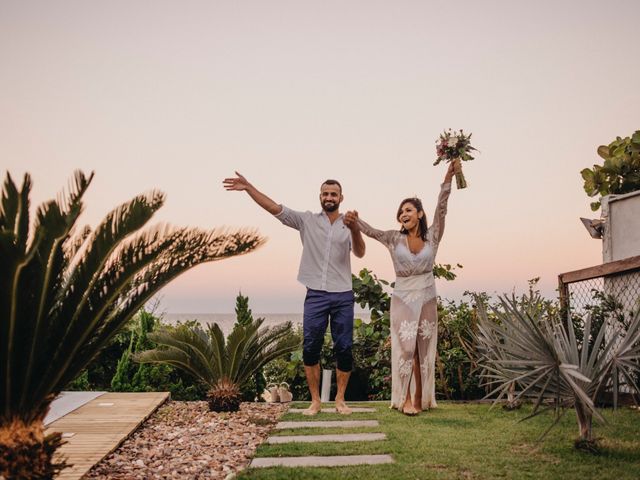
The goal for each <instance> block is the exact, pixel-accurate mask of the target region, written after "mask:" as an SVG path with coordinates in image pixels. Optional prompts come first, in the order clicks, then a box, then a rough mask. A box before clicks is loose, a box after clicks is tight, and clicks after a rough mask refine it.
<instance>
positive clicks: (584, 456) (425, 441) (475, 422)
mask: <svg viewBox="0 0 640 480" xmlns="http://www.w3.org/2000/svg"><path fill="white" fill-rule="evenodd" d="M306 405H307V404H302V403H298V404H294V405H293V406H294V407H305V406H306ZM438 405H439V408H437V409H435V410H431V411H429V412H423V413H422V414H421V415H420V416H418V417H413V418H411V417H406V416H404V415H402V414H400V413H398V412H396V411H395V410H389V409H388V408H387V406H388V403H386V402H384V403H382V402H376V403H367V404H353V406H367V407H374V408H376V413H358V414H353V415H351V417H350V419H353V420H370V419H375V420H378V421H379V422H380V426H379V427H373V428H359V429H328V428H327V429H325V428H322V429H318V428H313V429H302V430H301V429H296V430H281V431H274V432H273V435H301V434H328V433H356V432H384V433H386V434H387V440H384V441H378V442H358V443H313V444H280V445H267V444H263V445H262V446H260V447H259V448H258V451H257V452H256V457H273V456H303V455H349V454H353V455H355V454H379V453H389V454H392V455H393V457H394V458H395V460H396V463H395V464H388V465H371V466H357V467H339V468H282V467H274V468H266V469H249V470H245V471H244V472H242V473H241V474H240V475H239V476H238V478H239V479H245V480H246V479H296V480H298V479H322V480H328V479H333V478H336V479H338V478H339V479H366V480H374V479H375V480H377V479H394V480H395V479H431V478H433V479H454V478H455V479H458V478H465V479H466V478H469V479H474V478H483V479H493V478H508V479H512V478H513V479H518V478H528V479H530V478H544V479H555V478H558V479H563V480H564V479H581V480H582V479H587V478H597V479H616V480H622V479H638V478H640V411H638V410H632V409H629V408H622V409H620V410H618V411H617V412H613V411H611V410H606V411H604V412H603V413H604V416H605V418H606V419H607V421H608V422H609V423H608V424H607V425H604V426H603V425H599V424H595V426H594V431H595V435H596V436H597V437H598V438H600V439H601V445H602V453H601V454H600V455H599V456H594V455H591V454H588V453H583V452H580V451H577V450H575V449H574V448H573V441H574V439H575V438H576V436H577V431H578V427H577V424H576V421H575V414H574V413H573V411H570V412H568V413H567V414H566V415H565V417H564V418H563V419H562V421H561V422H560V424H559V425H558V426H557V427H555V428H554V429H553V430H552V431H551V432H550V433H549V435H548V436H547V437H546V439H545V440H544V441H543V442H542V443H537V439H538V437H539V436H540V434H541V433H542V432H543V431H544V430H545V429H546V427H547V426H548V425H549V424H550V422H551V420H552V417H551V414H548V415H547V414H544V415H541V416H539V417H537V418H533V419H530V420H527V421H526V422H522V423H516V422H517V420H518V419H520V418H522V417H524V416H525V415H526V414H527V413H528V412H529V411H530V408H529V407H523V408H522V409H520V410H516V411H511V412H508V411H504V410H502V409H501V408H499V407H497V408H494V409H493V410H491V411H489V405H486V404H481V405H480V404H459V403H447V402H440V403H439V404H438ZM338 419H342V420H344V419H345V417H342V416H340V415H337V414H326V413H322V414H320V415H318V416H317V417H315V418H314V420H338ZM282 420H283V421H284V420H287V421H290V420H309V418H308V417H304V416H303V415H301V414H298V413H288V414H286V415H285V416H284V417H283V418H282Z"/></svg>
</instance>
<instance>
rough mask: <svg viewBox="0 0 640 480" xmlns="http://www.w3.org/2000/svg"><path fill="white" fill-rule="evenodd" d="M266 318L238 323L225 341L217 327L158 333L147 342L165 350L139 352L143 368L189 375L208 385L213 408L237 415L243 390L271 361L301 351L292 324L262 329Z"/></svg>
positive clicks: (137, 356)
mask: <svg viewBox="0 0 640 480" xmlns="http://www.w3.org/2000/svg"><path fill="white" fill-rule="evenodd" d="M263 321H264V319H262V318H258V319H256V320H250V321H249V322H248V323H246V324H244V325H241V324H236V325H235V327H234V329H233V330H232V332H231V333H230V334H229V336H228V337H227V340H226V343H225V339H224V334H223V333H222V330H221V329H220V327H219V326H218V324H217V323H214V324H213V325H211V324H208V325H207V328H206V331H205V330H203V329H202V328H201V327H199V326H196V327H190V326H187V325H180V326H178V327H176V328H174V329H166V328H165V329H160V330H159V331H157V332H154V333H151V334H149V339H150V340H152V341H153V342H155V343H157V344H159V345H160V346H161V347H159V348H156V349H153V350H147V351H146V352H141V353H140V354H137V355H136V356H135V360H136V361H138V362H142V363H167V364H169V365H173V366H174V367H178V368H181V369H183V370H185V371H187V372H189V373H191V374H192V375H193V376H195V377H196V378H199V379H200V380H201V381H203V382H204V383H206V384H207V385H208V386H209V392H208V394H207V400H208V402H209V409H210V410H211V411H215V412H233V411H237V410H238V408H240V401H241V397H242V395H241V392H240V387H241V386H242V385H243V384H244V383H245V382H246V381H247V380H248V379H249V378H250V377H251V375H253V374H254V373H255V372H256V371H258V370H259V369H260V368H262V367H263V366H265V365H266V364H267V363H269V362H270V361H271V360H274V359H276V358H278V357H280V356H282V355H286V354H287V353H291V352H293V351H294V350H296V349H297V348H298V340H297V338H296V337H295V335H291V322H286V323H282V324H280V325H277V326H275V327H264V328H260V326H261V325H262V322H263Z"/></svg>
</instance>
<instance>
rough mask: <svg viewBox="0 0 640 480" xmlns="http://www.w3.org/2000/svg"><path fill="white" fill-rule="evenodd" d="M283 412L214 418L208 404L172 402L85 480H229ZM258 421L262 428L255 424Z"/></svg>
mask: <svg viewBox="0 0 640 480" xmlns="http://www.w3.org/2000/svg"><path fill="white" fill-rule="evenodd" d="M285 410H286V406H285V405H281V404H265V403H243V404H242V405H241V408H240V411H238V412H234V413H225V414H217V413H214V412H209V409H208V406H207V403H206V402H173V401H171V402H169V403H167V404H165V405H164V406H162V407H161V408H160V409H158V411H157V412H156V413H155V414H154V415H152V416H151V417H150V418H149V419H148V420H147V421H146V422H145V423H144V424H143V425H142V426H141V427H140V428H138V430H137V431H136V432H134V434H133V435H132V436H131V437H129V438H128V439H127V440H126V441H125V442H124V443H123V444H122V445H121V446H120V448H118V449H117V450H116V451H115V452H114V453H113V454H111V455H109V456H108V457H107V458H105V459H104V460H103V461H102V462H100V463H99V464H98V465H96V466H94V467H93V469H91V471H90V472H89V473H88V474H87V475H86V476H85V477H83V478H86V479H100V480H106V479H121V478H122V479H124V478H127V479H128V478H145V479H147V478H148V479H160V478H176V479H183V478H202V479H220V480H222V479H225V480H227V479H228V480H231V479H233V478H235V476H236V473H237V472H239V471H240V470H242V469H243V468H245V467H246V466H247V465H248V463H249V459H250V458H251V457H252V456H253V454H254V452H255V450H256V448H257V446H258V445H259V444H260V443H262V442H263V441H264V440H265V439H266V438H267V437H268V435H269V431H270V429H271V427H272V426H273V425H275V423H276V422H277V420H278V419H279V418H280V416H281V415H282V413H283V412H284V411H285ZM257 418H260V419H264V421H265V422H266V424H264V425H263V424H259V425H257V424H256V423H255V419H257ZM259 423H262V422H259Z"/></svg>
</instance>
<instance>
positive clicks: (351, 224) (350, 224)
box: [342, 210, 360, 232]
mask: <svg viewBox="0 0 640 480" xmlns="http://www.w3.org/2000/svg"><path fill="white" fill-rule="evenodd" d="M342 223H344V224H345V225H346V226H347V228H349V230H351V231H352V232H357V231H359V230H360V227H359V226H358V212H357V211H356V210H349V211H348V212H347V213H345V214H344V217H343V218H342Z"/></svg>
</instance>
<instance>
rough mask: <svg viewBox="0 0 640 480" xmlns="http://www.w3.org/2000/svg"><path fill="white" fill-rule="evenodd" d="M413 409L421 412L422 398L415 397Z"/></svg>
mask: <svg viewBox="0 0 640 480" xmlns="http://www.w3.org/2000/svg"><path fill="white" fill-rule="evenodd" d="M413 408H414V409H415V410H416V411H417V412H421V411H422V397H420V398H418V396H416V398H414V399H413Z"/></svg>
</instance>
